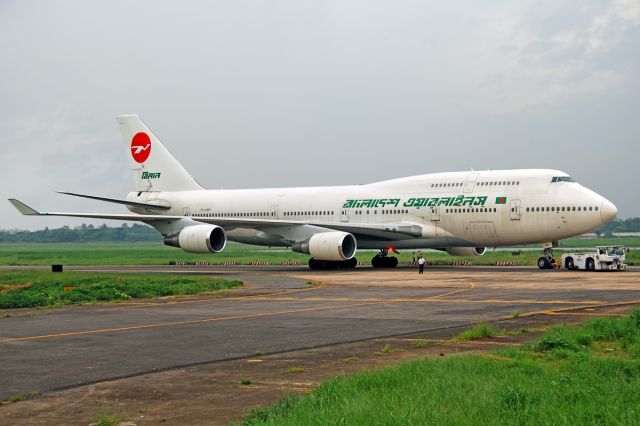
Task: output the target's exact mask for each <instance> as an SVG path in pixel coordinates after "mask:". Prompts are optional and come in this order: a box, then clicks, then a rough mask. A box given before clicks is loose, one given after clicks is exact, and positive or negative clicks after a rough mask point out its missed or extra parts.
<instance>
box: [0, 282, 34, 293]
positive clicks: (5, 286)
mask: <svg viewBox="0 0 640 426" xmlns="http://www.w3.org/2000/svg"><path fill="white" fill-rule="evenodd" d="M32 285H33V283H32V282H31V281H29V282H26V283H24V284H2V286H0V294H7V293H9V292H10V291H15V290H20V289H22V288H29V287H31V286H32Z"/></svg>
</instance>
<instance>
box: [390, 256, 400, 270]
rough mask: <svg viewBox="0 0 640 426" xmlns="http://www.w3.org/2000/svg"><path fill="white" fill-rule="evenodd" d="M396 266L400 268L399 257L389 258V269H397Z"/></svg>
mask: <svg viewBox="0 0 640 426" xmlns="http://www.w3.org/2000/svg"><path fill="white" fill-rule="evenodd" d="M396 266H398V258H397V257H390V258H389V264H388V266H387V267H388V268H395V267H396Z"/></svg>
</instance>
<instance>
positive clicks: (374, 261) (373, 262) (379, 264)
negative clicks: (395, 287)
mask: <svg viewBox="0 0 640 426" xmlns="http://www.w3.org/2000/svg"><path fill="white" fill-rule="evenodd" d="M371 266H373V267H374V268H381V267H382V258H381V257H380V256H373V259H371Z"/></svg>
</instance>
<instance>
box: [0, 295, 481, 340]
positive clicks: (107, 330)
mask: <svg viewBox="0 0 640 426" xmlns="http://www.w3.org/2000/svg"><path fill="white" fill-rule="evenodd" d="M474 286H475V285H474V283H470V285H469V287H467V288H464V289H458V290H455V291H451V292H446V293H443V294H441V295H435V296H432V297H434V298H435V297H442V296H446V295H449V294H453V293H459V292H461V291H466V290H469V289H471V288H473V287H474ZM241 299H244V298H241ZM215 300H229V298H227V299H215ZM381 303H390V302H389V301H388V300H381V301H374V302H361V303H352V304H349V305H335V306H323V307H317V308H303V309H291V310H286V311H277V312H263V313H257V314H246V315H234V316H228V317H213V318H203V319H197V320H184V321H172V322H164V323H156V324H146V325H132V326H126V327H115V328H104V329H97V330H83V331H71V332H66V333H53V334H44V335H40V336H24V337H8V338H4V339H0V343H8V342H17V341H22V340H36V339H47V338H53V337H65V336H78V335H85V334H99V333H111V332H117V331H129V330H141V329H147V328H160V327H170V326H176V325H185V324H202V323H208V322H215V321H228V320H234V319H246V318H259V317H268V316H275V315H286V314H294V313H301V312H314V311H323V310H328V309H339V308H352V307H356V306H367V305H376V304H381Z"/></svg>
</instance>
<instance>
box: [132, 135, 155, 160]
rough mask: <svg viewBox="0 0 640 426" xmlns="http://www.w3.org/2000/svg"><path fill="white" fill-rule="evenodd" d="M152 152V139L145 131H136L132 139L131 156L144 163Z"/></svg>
mask: <svg viewBox="0 0 640 426" xmlns="http://www.w3.org/2000/svg"><path fill="white" fill-rule="evenodd" d="M149 154H151V139H150V138H149V135H147V134H146V133H144V132H140V133H136V134H135V136H134V137H133V139H131V156H132V157H133V159H134V160H136V162H137V163H144V162H145V161H147V158H149Z"/></svg>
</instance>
